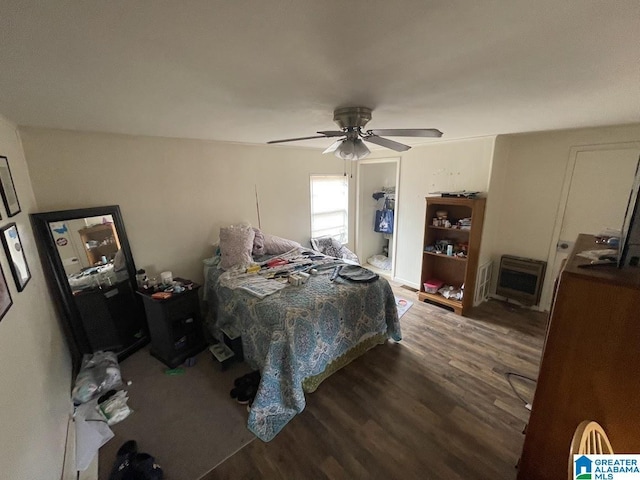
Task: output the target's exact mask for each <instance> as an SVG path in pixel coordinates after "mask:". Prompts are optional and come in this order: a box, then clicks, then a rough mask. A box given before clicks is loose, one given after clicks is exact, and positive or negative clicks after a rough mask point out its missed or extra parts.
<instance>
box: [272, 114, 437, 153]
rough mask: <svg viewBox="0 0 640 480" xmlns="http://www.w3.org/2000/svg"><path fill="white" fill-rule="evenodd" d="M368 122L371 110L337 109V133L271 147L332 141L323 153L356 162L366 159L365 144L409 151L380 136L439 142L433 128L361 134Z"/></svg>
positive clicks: (385, 130) (406, 147)
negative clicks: (320, 140) (319, 139)
mask: <svg viewBox="0 0 640 480" xmlns="http://www.w3.org/2000/svg"><path fill="white" fill-rule="evenodd" d="M369 120H371V109H370V108H367V107H346V108H338V109H336V110H334V112H333V121H334V122H336V123H337V124H338V126H339V127H340V130H326V131H321V132H317V133H319V134H320V135H314V136H311V137H299V138H286V139H283V140H271V141H270V142H267V143H269V144H271V143H284V142H295V141H298V140H311V139H312V138H334V137H342V138H339V139H338V140H336V141H335V142H334V143H333V144H332V145H331V146H330V147H329V148H327V149H326V150H325V151H324V152H322V153H333V154H334V155H335V156H336V157H338V158H342V159H344V160H359V159H361V158H365V157H366V156H367V155H369V153H371V152H370V151H369V149H368V148H367V146H366V145H365V144H364V142H363V140H364V141H365V142H369V143H375V144H376V145H380V146H381V147H386V148H390V149H391V150H395V151H396V152H404V151H406V150H409V149H410V148H411V147H410V146H409V145H405V144H404V143H400V142H396V141H394V140H389V139H388V138H384V137H383V136H381V135H388V136H396V137H434V138H439V137H441V136H442V132H441V131H440V130H438V129H436V128H409V129H402V128H391V129H376V130H363V128H364V126H365V125H366V124H367V123H368V122H369Z"/></svg>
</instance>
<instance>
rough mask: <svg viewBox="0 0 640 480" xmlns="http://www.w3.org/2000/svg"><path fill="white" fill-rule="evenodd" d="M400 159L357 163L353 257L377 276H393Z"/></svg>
mask: <svg viewBox="0 0 640 480" xmlns="http://www.w3.org/2000/svg"><path fill="white" fill-rule="evenodd" d="M399 180H400V158H380V159H367V160H361V161H359V162H358V183H357V190H356V191H357V193H356V195H357V200H356V212H357V214H356V219H357V221H356V254H357V255H358V258H359V259H360V263H361V264H362V265H363V266H365V267H366V268H369V269H371V270H373V271H375V272H376V273H378V274H379V275H383V276H385V277H387V278H390V279H392V278H393V277H394V275H395V251H396V243H397V242H396V241H395V239H396V233H397V222H398V220H397V219H398V215H397V211H398V203H397V199H398V187H399Z"/></svg>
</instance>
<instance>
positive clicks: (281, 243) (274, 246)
mask: <svg viewBox="0 0 640 480" xmlns="http://www.w3.org/2000/svg"><path fill="white" fill-rule="evenodd" d="M263 233H264V232H263ZM299 247H302V245H300V244H299V243H298V242H294V241H293V240H288V239H286V238H282V237H277V236H275V235H269V234H268V233H265V234H264V253H265V255H280V254H281V253H287V252H288V251H289V250H293V249H294V248H299Z"/></svg>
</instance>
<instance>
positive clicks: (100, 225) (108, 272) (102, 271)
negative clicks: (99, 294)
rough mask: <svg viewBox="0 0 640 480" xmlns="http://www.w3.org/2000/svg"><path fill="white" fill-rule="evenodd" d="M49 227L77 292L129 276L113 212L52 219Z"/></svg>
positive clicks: (125, 278)
mask: <svg viewBox="0 0 640 480" xmlns="http://www.w3.org/2000/svg"><path fill="white" fill-rule="evenodd" d="M49 229H50V231H51V235H52V236H53V240H54V242H55V245H56V249H57V251H58V255H59V256H60V260H61V261H62V266H63V268H64V271H65V274H66V275H67V279H68V281H69V286H70V287H71V291H72V292H73V294H74V295H76V294H78V293H81V292H82V291H86V290H93V289H96V288H98V289H99V288H105V287H110V286H113V285H115V284H117V283H120V282H123V281H126V280H128V279H129V273H128V271H127V264H126V260H125V256H124V253H123V251H122V248H121V246H120V238H119V237H118V231H117V229H116V226H115V223H114V221H113V217H112V216H111V215H103V216H99V217H85V218H74V219H70V220H65V221H60V222H49Z"/></svg>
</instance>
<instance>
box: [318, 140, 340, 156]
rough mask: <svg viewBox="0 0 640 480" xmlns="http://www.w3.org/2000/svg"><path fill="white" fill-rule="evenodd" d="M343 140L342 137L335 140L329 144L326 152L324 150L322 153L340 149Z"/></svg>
mask: <svg viewBox="0 0 640 480" xmlns="http://www.w3.org/2000/svg"><path fill="white" fill-rule="evenodd" d="M342 140H343V139H342V138H341V139H340V140H336V141H335V142H333V143H332V144H331V145H330V146H329V148H327V149H326V150H325V151H324V152H322V153H333V152H335V151H336V150H337V149H338V147H339V146H340V144H341V143H342Z"/></svg>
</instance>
